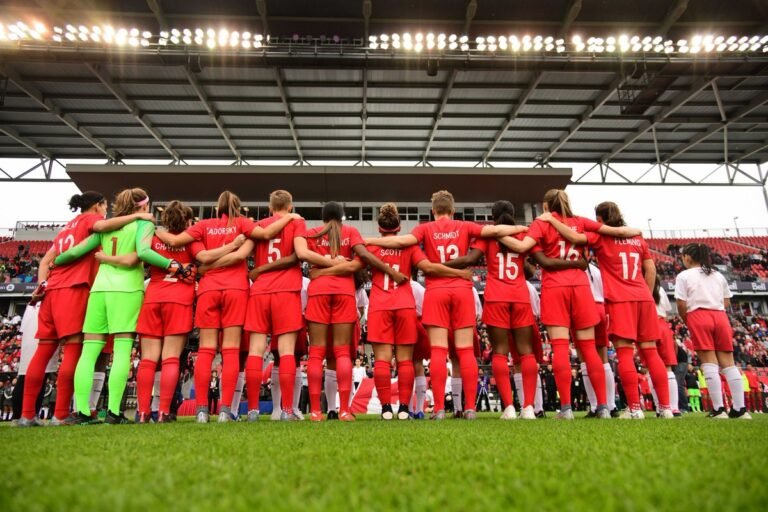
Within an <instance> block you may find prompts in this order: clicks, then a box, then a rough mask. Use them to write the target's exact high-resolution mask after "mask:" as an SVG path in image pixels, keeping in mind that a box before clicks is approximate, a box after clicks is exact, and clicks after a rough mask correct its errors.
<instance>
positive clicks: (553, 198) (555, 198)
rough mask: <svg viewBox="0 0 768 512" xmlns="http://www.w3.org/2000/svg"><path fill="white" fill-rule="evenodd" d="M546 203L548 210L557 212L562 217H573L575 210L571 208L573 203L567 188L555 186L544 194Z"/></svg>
mask: <svg viewBox="0 0 768 512" xmlns="http://www.w3.org/2000/svg"><path fill="white" fill-rule="evenodd" d="M544 204H546V205H547V210H549V211H550V212H552V213H557V214H559V215H560V216H561V217H573V211H572V210H571V203H570V201H569V200H568V194H566V193H565V190H561V189H559V188H553V189H550V190H548V191H547V193H546V194H544Z"/></svg>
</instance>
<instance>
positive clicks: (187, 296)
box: [144, 236, 204, 306]
mask: <svg viewBox="0 0 768 512" xmlns="http://www.w3.org/2000/svg"><path fill="white" fill-rule="evenodd" d="M203 249H204V248H203V244H202V243H200V242H192V243H191V244H189V245H185V246H184V247H168V246H167V245H165V244H164V243H163V241H162V240H160V239H159V238H157V236H155V237H152V250H153V251H155V252H156V253H158V254H160V255H161V256H164V257H166V258H169V259H172V260H176V261H178V262H179V263H181V264H182V265H189V264H190V263H192V262H194V261H195V254H197V253H198V252H200V251H202V250H203ZM149 268H150V270H149V286H147V291H146V292H145V294H144V302H145V303H147V304H150V303H157V302H171V303H173V304H183V305H185V306H191V305H192V302H194V300H195V283H194V282H191V283H185V282H183V281H179V279H178V278H175V277H170V276H169V274H168V271H167V270H164V269H161V268H159V267H155V266H150V267H149Z"/></svg>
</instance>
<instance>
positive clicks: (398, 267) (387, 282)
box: [384, 263, 400, 292]
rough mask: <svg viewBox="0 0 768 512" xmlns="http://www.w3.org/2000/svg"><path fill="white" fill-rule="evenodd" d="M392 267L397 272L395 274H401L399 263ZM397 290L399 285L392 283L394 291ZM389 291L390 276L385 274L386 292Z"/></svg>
mask: <svg viewBox="0 0 768 512" xmlns="http://www.w3.org/2000/svg"><path fill="white" fill-rule="evenodd" d="M390 267H392V268H393V269H394V270H395V272H400V264H399V263H398V264H396V265H390ZM396 288H397V283H392V289H393V290H394V289H396ZM388 290H389V274H384V291H385V292H386V291H388Z"/></svg>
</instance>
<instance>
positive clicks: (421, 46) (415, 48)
mask: <svg viewBox="0 0 768 512" xmlns="http://www.w3.org/2000/svg"><path fill="white" fill-rule="evenodd" d="M423 49H424V44H423V43H421V42H417V43H416V44H414V45H413V51H415V52H416V53H419V52H420V51H421V50H423Z"/></svg>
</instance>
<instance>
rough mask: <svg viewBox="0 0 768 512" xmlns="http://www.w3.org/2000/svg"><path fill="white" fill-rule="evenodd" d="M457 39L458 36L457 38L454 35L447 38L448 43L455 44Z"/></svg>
mask: <svg viewBox="0 0 768 512" xmlns="http://www.w3.org/2000/svg"><path fill="white" fill-rule="evenodd" d="M458 39H459V36H457V35H456V34H451V35H450V36H448V41H449V42H451V43H455V42H456V41H458Z"/></svg>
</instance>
